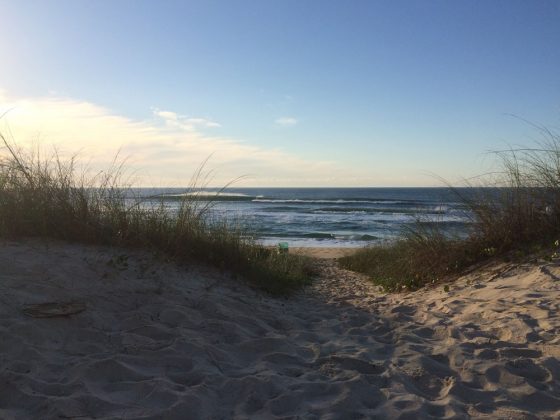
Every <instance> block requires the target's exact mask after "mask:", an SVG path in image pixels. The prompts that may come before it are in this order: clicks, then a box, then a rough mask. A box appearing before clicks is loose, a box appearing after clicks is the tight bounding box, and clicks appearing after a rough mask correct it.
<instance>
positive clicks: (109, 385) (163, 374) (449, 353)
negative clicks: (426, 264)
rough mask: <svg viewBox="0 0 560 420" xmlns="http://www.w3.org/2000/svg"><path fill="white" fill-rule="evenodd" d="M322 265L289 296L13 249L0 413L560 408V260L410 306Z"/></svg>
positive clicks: (54, 249) (138, 266) (456, 414)
mask: <svg viewBox="0 0 560 420" xmlns="http://www.w3.org/2000/svg"><path fill="white" fill-rule="evenodd" d="M321 266H322V268H321V271H322V275H321V278H320V279H318V280H317V281H316V283H315V284H314V286H312V287H310V288H308V289H306V290H305V291H303V292H301V293H300V294H299V295H298V296H295V297H293V298H291V299H275V298H271V297H268V296H264V295H262V294H260V293H258V292H255V291H253V290H251V289H250V288H248V287H246V286H244V285H242V284H240V283H239V282H237V281H234V280H233V279H231V278H229V276H228V274H227V273H220V272H219V271H216V270H214V269H209V268H204V267H187V268H185V267H178V266H176V265H173V264H170V263H162V262H161V261H160V260H158V259H156V258H155V257H153V256H151V255H149V254H147V253H142V252H130V251H125V250H119V249H109V248H103V247H88V246H79V245H68V244H63V243H45V242H34V241H26V242H14V243H4V244H2V245H1V246H0V418H6V419H11V418H14V419H19V418H41V419H48V418H55V419H60V418H165V419H175V418H176V419H185V418H186V419H189V418H192V419H227V418H262V419H265V418H298V417H299V418H310V419H313V418H333V419H351V418H411V419H412V418H414V419H415V418H469V417H487V418H555V417H558V415H559V414H560V411H559V410H560V382H559V381H560V362H559V357H560V342H559V341H560V337H559V335H558V334H559V332H560V319H559V316H558V309H559V305H560V299H559V298H560V265H559V264H541V265H528V266H513V265H500V266H493V267H490V268H488V269H485V270H483V271H477V272H476V273H473V274H471V275H469V276H466V277H465V278H462V279H460V280H459V281H458V282H457V283H456V284H453V285H451V290H450V292H444V290H443V287H442V286H438V287H436V288H434V289H432V290H424V291H421V292H416V293H411V294H408V295H383V294H382V293H380V292H379V291H378V290H377V289H376V288H375V287H373V286H372V285H371V284H370V283H368V282H367V280H366V279H364V278H362V277H360V276H359V275H356V274H353V273H350V272H347V271H344V270H341V269H339V268H337V267H336V264H335V262H334V261H333V260H323V262H322V263H321ZM49 302H50V303H53V302H54V303H65V304H66V305H65V306H60V305H58V306H57V305H51V306H50V307H45V306H40V304H44V303H49ZM33 305H39V306H33ZM57 311H58V312H57ZM65 311H68V312H72V314H71V315H70V314H69V315H67V316H61V314H64V313H65ZM41 315H43V316H41Z"/></svg>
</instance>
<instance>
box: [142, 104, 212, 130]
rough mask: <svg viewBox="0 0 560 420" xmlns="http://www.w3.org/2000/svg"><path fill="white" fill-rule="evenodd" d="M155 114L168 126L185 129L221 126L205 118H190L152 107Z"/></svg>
mask: <svg viewBox="0 0 560 420" xmlns="http://www.w3.org/2000/svg"><path fill="white" fill-rule="evenodd" d="M152 112H153V114H154V115H155V116H157V117H159V118H161V119H162V120H163V121H165V123H166V124H167V125H168V126H170V127H176V128H180V129H182V130H185V131H194V130H196V129H197V128H216V127H221V126H220V124H218V123H217V122H214V121H212V120H209V119H207V118H192V117H190V118H189V117H186V116H184V115H179V114H177V113H176V112H172V111H162V110H160V109H158V108H152Z"/></svg>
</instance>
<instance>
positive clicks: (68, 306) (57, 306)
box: [23, 302, 86, 318]
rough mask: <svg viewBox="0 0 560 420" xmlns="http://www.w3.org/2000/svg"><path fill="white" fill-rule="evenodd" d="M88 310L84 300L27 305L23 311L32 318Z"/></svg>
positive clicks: (64, 314) (68, 314)
mask: <svg viewBox="0 0 560 420" xmlns="http://www.w3.org/2000/svg"><path fill="white" fill-rule="evenodd" d="M85 310H86V305H85V304H84V303H82V302H46V303H36V304H31V305H25V306H24V308H23V313H24V314H25V315H27V316H30V317H32V318H55V317H59V316H70V315H75V314H79V313H80V312H83V311H85Z"/></svg>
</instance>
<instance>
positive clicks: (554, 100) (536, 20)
mask: <svg viewBox="0 0 560 420" xmlns="http://www.w3.org/2000/svg"><path fill="white" fill-rule="evenodd" d="M0 10H1V15H2V24H1V25H0V60H1V61H0V63H1V64H0V113H4V112H6V114H5V115H4V116H3V117H2V120H0V132H3V133H5V134H9V136H10V138H12V139H13V141H15V142H16V143H17V144H19V145H22V146H27V145H30V144H37V143H40V144H41V147H47V148H48V147H51V146H56V148H57V149H58V150H59V151H62V152H63V153H68V154H73V153H78V154H79V156H81V157H83V158H85V159H86V160H87V161H88V164H89V165H90V166H91V167H93V168H103V167H105V166H106V165H108V164H110V162H111V159H112V158H113V157H114V156H115V154H116V153H118V154H119V157H120V158H123V159H126V162H127V163H126V164H127V166H128V167H129V168H130V170H131V171H133V172H134V174H135V177H136V181H135V182H137V183H139V184H140V185H143V186H179V185H185V184H186V183H187V182H188V180H189V179H190V177H191V175H192V173H193V172H194V170H195V168H196V167H197V166H198V165H200V164H201V162H203V161H204V160H205V159H206V158H208V157H210V158H209V161H208V163H207V164H206V167H207V168H208V169H211V170H212V171H213V175H212V181H211V182H212V183H214V184H215V185H224V184H225V183H226V182H228V181H231V180H233V179H237V178H239V177H242V179H241V180H240V181H237V185H238V186H278V187H295V186H302V187H308V186H309V187H315V186H319V187H320V186H348V187H354V186H355V187H358V186H359V187H380V186H438V185H441V178H445V179H446V180H448V181H450V182H459V180H461V179H463V178H469V177H472V176H475V175H477V174H480V173H483V172H485V171H488V170H491V167H492V165H493V159H492V155H491V153H489V151H492V150H501V149H504V148H507V147H509V146H515V145H527V144H532V142H534V141H535V140H538V133H536V131H535V130H534V128H532V127H531V126H530V124H527V122H525V120H526V121H529V122H531V123H535V124H542V125H545V126H546V127H549V128H550V129H553V130H557V129H558V127H559V126H560V76H559V74H560V70H559V69H560V48H559V45H560V0H531V1H529V0H524V1H518V0H503V1H498V0H469V1H466V0H463V1H459V0H457V1H449V0H432V1H430V0H421V1H414V0H409V1H405V0H387V1H381V0H369V1H366V0H349V1H330V0H282V1H280V0H274V1H273V0H227V1H225V0H224V1H214V0H204V1H202V0H200V1H187V0H183V1H170V0H158V1H143V0H133V1H132V0H118V1H109V0H99V1H86V0H68V1H65V0H56V1H55V0H40V1H29V0H13V1H6V0H0Z"/></svg>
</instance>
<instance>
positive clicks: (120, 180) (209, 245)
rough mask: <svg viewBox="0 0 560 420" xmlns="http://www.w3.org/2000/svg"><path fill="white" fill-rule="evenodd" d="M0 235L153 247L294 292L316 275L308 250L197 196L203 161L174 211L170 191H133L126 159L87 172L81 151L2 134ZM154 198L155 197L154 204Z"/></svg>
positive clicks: (263, 286) (254, 282)
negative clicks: (253, 230)
mask: <svg viewBox="0 0 560 420" xmlns="http://www.w3.org/2000/svg"><path fill="white" fill-rule="evenodd" d="M0 140H1V142H0V144H1V145H2V146H3V147H2V149H1V150H0V156H1V157H0V237H3V238H22V237H45V238H53V239H62V240H67V241H76V242H82V243H90V244H104V245H111V246H122V247H129V248H142V249H150V250H152V251H154V252H156V253H159V254H162V255H164V256H165V257H166V258H168V259H171V260H173V261H176V262H179V263H192V262H203V263H208V264H211V265H213V266H216V267H219V268H221V269H223V270H227V271H229V272H231V273H232V274H234V275H236V276H239V277H241V278H243V279H245V280H246V281H247V282H249V283H250V284H252V285H254V286H256V287H258V288H260V289H263V290H265V291H267V292H270V293H273V294H277V295H282V294H288V293H290V292H292V291H294V290H296V289H298V288H299V287H301V286H302V285H304V284H307V283H309V281H310V273H311V270H310V267H311V265H310V262H309V260H308V259H307V258H305V257H301V256H296V255H290V254H278V253H276V252H273V251H272V250H270V249H267V248H265V247H263V246H260V245H258V244H257V243H255V242H254V241H253V240H251V239H248V238H247V235H245V232H242V231H241V230H240V229H238V228H236V226H235V224H232V223H230V222H228V221H226V220H215V219H213V218H212V212H211V211H210V210H211V203H209V202H208V200H207V198H205V199H204V200H203V199H202V198H201V197H198V196H197V194H196V192H197V191H199V190H200V188H199V186H200V187H202V186H203V185H200V182H204V174H203V169H202V167H201V168H199V170H198V171H197V172H196V174H195V176H194V178H193V180H192V181H191V182H190V187H189V189H188V190H189V191H190V192H191V194H185V195H183V196H182V197H181V199H180V201H179V202H178V210H177V212H176V213H173V214H172V213H171V212H170V211H168V210H167V209H166V207H165V202H164V200H163V198H161V199H160V200H159V201H158V199H156V198H154V197H152V198H150V200H149V203H150V204H149V205H148V203H146V202H145V201H144V200H145V199H144V198H141V197H134V192H133V190H132V189H131V188H130V185H128V183H127V180H126V177H125V170H124V168H123V165H122V163H119V162H118V161H117V160H116V159H115V161H114V162H113V164H112V165H111V166H110V167H109V168H107V170H105V171H102V172H98V173H96V174H94V175H91V176H88V175H87V171H78V170H77V167H78V162H77V158H76V157H72V158H70V159H62V158H61V157H60V155H59V154H58V153H56V152H55V153H53V154H52V155H50V156H49V157H44V156H42V155H41V153H39V152H37V151H33V150H28V149H22V148H19V147H17V145H15V144H14V143H13V142H11V141H9V140H8V139H7V138H6V137H5V136H3V135H2V134H0ZM154 203H155V204H154Z"/></svg>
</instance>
